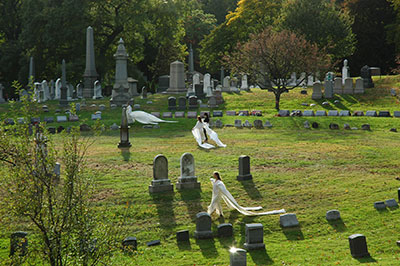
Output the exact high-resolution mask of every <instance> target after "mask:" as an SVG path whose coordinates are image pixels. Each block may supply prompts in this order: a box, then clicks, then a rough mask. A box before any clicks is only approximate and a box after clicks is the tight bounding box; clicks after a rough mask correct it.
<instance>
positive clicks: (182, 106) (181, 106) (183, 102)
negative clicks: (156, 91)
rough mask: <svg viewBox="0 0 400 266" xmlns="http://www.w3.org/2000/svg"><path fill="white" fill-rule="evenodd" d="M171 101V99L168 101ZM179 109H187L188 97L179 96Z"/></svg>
mask: <svg viewBox="0 0 400 266" xmlns="http://www.w3.org/2000/svg"><path fill="white" fill-rule="evenodd" d="M168 103H169V101H168ZM178 110H181V111H185V110H186V97H182V96H181V97H179V98H178Z"/></svg>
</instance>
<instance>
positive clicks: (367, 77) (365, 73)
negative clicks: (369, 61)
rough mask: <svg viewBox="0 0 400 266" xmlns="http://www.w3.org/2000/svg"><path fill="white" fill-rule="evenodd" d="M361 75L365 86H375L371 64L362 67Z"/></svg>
mask: <svg viewBox="0 0 400 266" xmlns="http://www.w3.org/2000/svg"><path fill="white" fill-rule="evenodd" d="M360 76H361V78H362V79H363V82H364V88H373V87H374V82H373V81H372V78H371V70H370V68H369V66H367V65H365V66H363V67H362V68H361V71H360Z"/></svg>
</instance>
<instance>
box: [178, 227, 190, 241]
mask: <svg viewBox="0 0 400 266" xmlns="http://www.w3.org/2000/svg"><path fill="white" fill-rule="evenodd" d="M176 241H177V242H189V230H181V231H178V232H176Z"/></svg>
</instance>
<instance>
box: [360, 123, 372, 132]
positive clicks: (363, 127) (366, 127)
mask: <svg viewBox="0 0 400 266" xmlns="http://www.w3.org/2000/svg"><path fill="white" fill-rule="evenodd" d="M361 129H362V130H368V131H369V130H371V126H370V125H369V124H363V125H361Z"/></svg>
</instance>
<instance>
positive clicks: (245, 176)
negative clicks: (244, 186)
mask: <svg viewBox="0 0 400 266" xmlns="http://www.w3.org/2000/svg"><path fill="white" fill-rule="evenodd" d="M239 121H241V120H239ZM235 124H236V121H235ZM250 179H253V176H252V175H251V174H250V157H249V156H247V155H241V156H240V157H239V175H238V176H237V180H239V181H243V180H250Z"/></svg>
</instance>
